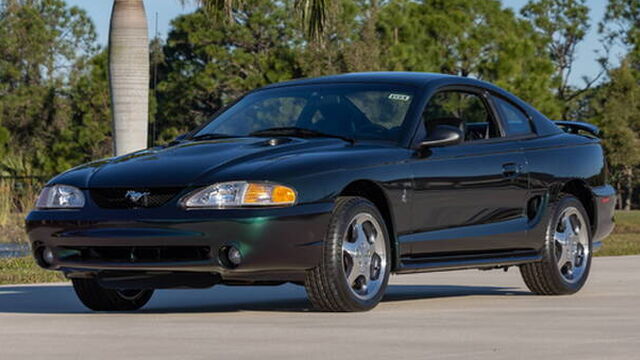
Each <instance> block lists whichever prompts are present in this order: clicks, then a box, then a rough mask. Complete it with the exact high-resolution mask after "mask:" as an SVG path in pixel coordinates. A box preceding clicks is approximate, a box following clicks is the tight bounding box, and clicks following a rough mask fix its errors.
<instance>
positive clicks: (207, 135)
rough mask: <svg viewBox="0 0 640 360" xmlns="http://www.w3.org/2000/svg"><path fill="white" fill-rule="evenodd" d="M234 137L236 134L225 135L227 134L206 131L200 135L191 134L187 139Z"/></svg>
mask: <svg viewBox="0 0 640 360" xmlns="http://www.w3.org/2000/svg"><path fill="white" fill-rule="evenodd" d="M234 137H237V136H234V135H227V134H219V133H206V134H200V135H196V136H192V137H190V138H189V139H188V140H191V141H201V140H214V139H228V138H234Z"/></svg>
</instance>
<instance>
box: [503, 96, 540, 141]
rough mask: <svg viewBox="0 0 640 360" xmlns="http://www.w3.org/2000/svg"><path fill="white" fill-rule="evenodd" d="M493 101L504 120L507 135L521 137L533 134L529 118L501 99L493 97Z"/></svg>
mask: <svg viewBox="0 0 640 360" xmlns="http://www.w3.org/2000/svg"><path fill="white" fill-rule="evenodd" d="M494 100H495V103H496V106H497V107H498V111H500V114H501V115H502V119H503V120H504V123H505V127H506V129H505V131H506V132H507V135H523V134H530V133H532V132H533V131H532V130H531V123H530V122H529V118H528V117H527V116H526V115H525V114H524V113H523V112H522V111H520V109H518V108H517V107H515V106H514V105H512V104H511V103H509V102H507V101H506V100H503V99H501V98H497V97H494Z"/></svg>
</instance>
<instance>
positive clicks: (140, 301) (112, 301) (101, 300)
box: [72, 279, 153, 311]
mask: <svg viewBox="0 0 640 360" xmlns="http://www.w3.org/2000/svg"><path fill="white" fill-rule="evenodd" d="M72 282H73V289H74V290H75V292H76V295H78V298H79V299H80V301H81V302H82V303H83V304H84V305H85V306H86V307H88V308H89V309H91V310H94V311H134V310H138V309H140V308H141V307H143V306H144V305H146V304H147V302H149V300H150V299H151V296H152V295H153V290H150V289H149V290H113V289H107V288H104V287H102V286H100V284H98V281H96V280H95V279H72Z"/></svg>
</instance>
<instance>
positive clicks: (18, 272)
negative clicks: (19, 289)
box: [0, 257, 66, 285]
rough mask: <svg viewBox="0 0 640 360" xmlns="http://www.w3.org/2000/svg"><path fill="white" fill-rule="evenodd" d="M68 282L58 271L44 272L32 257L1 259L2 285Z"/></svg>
mask: <svg viewBox="0 0 640 360" xmlns="http://www.w3.org/2000/svg"><path fill="white" fill-rule="evenodd" d="M61 281H66V280H65V278H64V276H62V274H60V273H58V272H57V271H47V270H43V269H41V268H40V267H38V265H37V264H36V262H35V261H34V260H33V259H32V258H30V257H21V258H12V259H0V285H9V284H38V283H48V282H61Z"/></svg>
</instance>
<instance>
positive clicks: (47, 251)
mask: <svg viewBox="0 0 640 360" xmlns="http://www.w3.org/2000/svg"><path fill="white" fill-rule="evenodd" d="M42 260H43V261H44V262H45V263H46V264H47V265H51V264H53V261H54V260H55V256H54V255H53V250H52V249H51V248H50V247H46V248H44V251H43V252H42Z"/></svg>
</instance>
